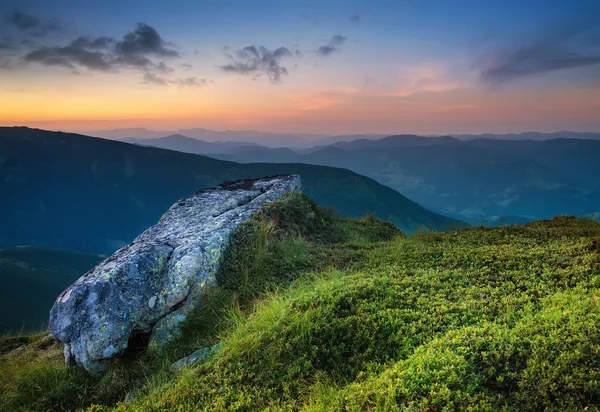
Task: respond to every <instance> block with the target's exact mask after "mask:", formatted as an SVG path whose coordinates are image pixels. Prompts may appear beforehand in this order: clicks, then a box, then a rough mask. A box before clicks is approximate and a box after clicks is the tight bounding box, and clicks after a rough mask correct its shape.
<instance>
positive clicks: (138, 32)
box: [116, 23, 179, 57]
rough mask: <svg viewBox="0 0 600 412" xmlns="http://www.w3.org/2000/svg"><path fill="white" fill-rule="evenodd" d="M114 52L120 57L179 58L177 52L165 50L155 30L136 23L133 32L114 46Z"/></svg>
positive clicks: (163, 43)
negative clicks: (151, 56) (153, 56)
mask: <svg viewBox="0 0 600 412" xmlns="http://www.w3.org/2000/svg"><path fill="white" fill-rule="evenodd" d="M116 52H117V53H118V54H119V55H121V56H140V55H155V56H160V57H179V52H178V51H176V50H173V49H169V48H167V44H166V42H165V41H164V40H163V39H162V37H160V35H159V34H158V32H157V31H156V29H154V27H151V26H149V25H147V24H146V23H138V24H137V26H136V28H135V30H133V31H132V32H129V33H127V34H126V35H125V36H123V40H121V41H120V42H118V43H117V44H116Z"/></svg>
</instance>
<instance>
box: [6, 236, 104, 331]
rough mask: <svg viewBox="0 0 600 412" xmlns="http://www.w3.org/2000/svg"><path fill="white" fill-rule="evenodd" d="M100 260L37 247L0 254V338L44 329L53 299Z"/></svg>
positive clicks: (94, 257)
mask: <svg viewBox="0 0 600 412" xmlns="http://www.w3.org/2000/svg"><path fill="white" fill-rule="evenodd" d="M101 259H102V256H100V255H93V254H87V253H79V252H71V251H67V250H59V249H48V248H41V247H16V248H10V249H2V250H0V283H1V284H2V288H0V334H1V333H4V332H7V331H13V332H14V331H18V330H21V329H23V330H37V329H39V328H40V327H46V325H47V323H48V311H49V310H50V307H51V306H52V303H54V299H56V297H57V296H58V295H59V294H60V292H62V291H63V290H64V289H65V288H66V287H67V286H69V285H70V284H71V283H73V282H74V281H75V280H76V279H77V278H78V277H80V276H81V275H83V274H84V273H85V272H87V271H88V270H90V269H91V268H93V267H94V266H95V265H96V264H97V263H98V262H100V260H101Z"/></svg>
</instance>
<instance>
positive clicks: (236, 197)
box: [49, 175, 300, 374]
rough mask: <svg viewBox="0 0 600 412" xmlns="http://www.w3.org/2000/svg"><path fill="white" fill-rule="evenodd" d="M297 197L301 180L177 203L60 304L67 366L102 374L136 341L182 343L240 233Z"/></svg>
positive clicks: (233, 185) (268, 181) (236, 187)
mask: <svg viewBox="0 0 600 412" xmlns="http://www.w3.org/2000/svg"><path fill="white" fill-rule="evenodd" d="M290 191H300V177H299V176H298V175H282V176H273V177H267V178H262V179H254V180H240V181H235V182H226V183H224V184H222V185H221V186H218V187H215V188H209V189H205V190H200V191H198V192H196V193H194V194H192V195H191V196H188V197H186V198H184V199H181V200H179V201H178V202H176V203H175V204H174V205H173V206H171V208H169V210H168V211H167V212H166V213H165V214H164V215H163V216H162V217H161V218H160V220H159V222H158V223H157V224H156V225H154V226H152V227H150V228H149V229H147V230H146V231H144V232H143V233H142V234H140V235H139V236H138V237H137V238H136V239H135V240H134V241H133V242H132V243H131V244H129V245H127V246H125V247H123V248H121V249H119V250H118V251H117V252H116V253H115V254H113V255H112V256H111V257H109V258H108V259H106V260H105V261H103V262H102V263H100V264H99V265H98V266H96V267H95V268H94V269H92V270H91V271H90V272H88V273H86V274H85V275H83V276H82V277H81V278H79V279H78V280H77V281H76V282H75V283H74V284H72V285H71V286H69V287H68V288H67V289H66V290H65V291H64V292H63V293H62V294H61V295H60V296H58V298H57V299H56V302H55V304H54V306H53V307H52V310H51V311H50V322H49V326H50V331H51V333H52V335H54V336H55V337H56V338H57V339H58V340H60V341H61V342H63V343H64V344H65V359H66V361H67V362H68V363H71V364H78V365H80V366H82V367H83V368H85V369H86V370H87V371H89V372H90V373H93V374H99V373H102V371H103V370H104V369H105V367H106V366H108V364H110V361H111V360H112V359H113V358H114V357H115V356H117V355H118V354H120V353H122V352H123V351H124V350H125V349H126V348H127V342H128V340H129V338H130V337H132V336H135V335H136V334H141V333H151V344H155V345H161V344H164V343H166V342H168V341H170V340H171V339H173V338H174V337H176V336H177V335H178V332H179V326H180V324H181V323H182V322H183V321H184V320H185V318H186V316H187V314H188V313H189V312H190V311H191V310H192V309H193V308H194V307H196V306H197V305H198V304H200V303H201V294H202V293H201V292H202V290H203V288H204V287H205V286H206V285H208V284H213V283H215V281H216V280H215V275H216V272H217V271H218V269H219V266H220V264H221V259H222V256H223V253H224V251H225V249H226V247H227V245H228V243H229V240H230V237H231V235H232V234H233V232H234V230H235V229H236V228H237V227H238V226H239V225H240V224H242V223H243V222H245V221H247V220H248V219H250V217H252V215H253V214H254V213H256V212H257V211H258V210H260V209H261V208H262V206H263V205H264V204H265V203H266V202H269V201H273V200H276V199H278V198H280V197H281V196H283V195H284V194H285V193H287V192H290Z"/></svg>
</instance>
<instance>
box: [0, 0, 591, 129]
mask: <svg viewBox="0 0 600 412" xmlns="http://www.w3.org/2000/svg"><path fill="white" fill-rule="evenodd" d="M0 125H3V126H12V125H26V126H31V127H40V128H46V129H52V130H69V131H92V130H103V129H113V128H128V127H145V128H149V129H155V130H176V129H179V128H191V127H204V128H209V129H216V130H225V129H231V130H242V129H254V130H263V131H272V132H293V133H321V134H359V133H373V134H386V133H389V134H392V133H394V134H395V133H416V134H450V133H485V132H490V133H509V132H525V131H540V132H554V131H561V130H571V131H596V132H598V131H600V1H597V0H587V1H584V0H568V1H567V0H560V1H557V0H529V1H524V0H519V1H513V0H504V1H495V0H485V1H484V0H452V1H448V0H369V1H356V0H344V1H328V0H319V1H314V0H289V1H285V0H278V1H271V0H253V1H247V0H245V1H241V0H235V1H234V0H204V1H202V0H195V1H178V0H171V1H168V2H167V1H164V0H144V1H140V0H120V1H113V0H110V1H95V0H86V1H81V0H77V1H74V0H18V1H15V0H3V1H2V3H1V5H0Z"/></svg>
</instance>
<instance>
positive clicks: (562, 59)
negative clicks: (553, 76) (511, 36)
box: [476, 22, 600, 85]
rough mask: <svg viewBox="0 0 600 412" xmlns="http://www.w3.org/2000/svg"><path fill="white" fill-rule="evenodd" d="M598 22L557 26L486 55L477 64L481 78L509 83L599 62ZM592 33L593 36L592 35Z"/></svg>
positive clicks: (489, 81)
mask: <svg viewBox="0 0 600 412" xmlns="http://www.w3.org/2000/svg"><path fill="white" fill-rule="evenodd" d="M599 27H600V25H598V23H591V24H584V23H581V22H578V23H577V24H571V25H564V26H560V27H554V28H552V30H550V31H549V32H547V33H546V34H545V35H543V36H542V37H541V38H539V39H536V40H534V41H531V42H529V43H528V44H525V45H520V46H513V47H510V48H506V49H505V50H503V51H499V52H495V53H491V54H490V55H488V56H486V58H485V59H484V60H485V62H484V63H483V64H479V65H476V68H477V69H478V71H479V76H480V79H481V81H483V82H484V83H488V84H494V85H498V84H503V83H508V82H511V81H514V80H517V79H520V78H523V77H529V76H536V75H542V74H546V73H549V72H553V71H557V70H565V69H570V68H576V67H585V66H593V65H598V64H600V42H599V41H593V39H594V38H595V37H594V36H597V34H598V33H597V30H596V29H598V28H599ZM590 35H591V36H592V37H590Z"/></svg>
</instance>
